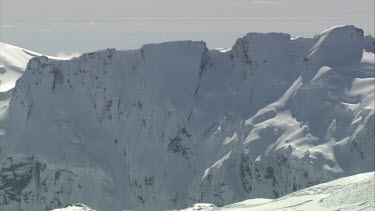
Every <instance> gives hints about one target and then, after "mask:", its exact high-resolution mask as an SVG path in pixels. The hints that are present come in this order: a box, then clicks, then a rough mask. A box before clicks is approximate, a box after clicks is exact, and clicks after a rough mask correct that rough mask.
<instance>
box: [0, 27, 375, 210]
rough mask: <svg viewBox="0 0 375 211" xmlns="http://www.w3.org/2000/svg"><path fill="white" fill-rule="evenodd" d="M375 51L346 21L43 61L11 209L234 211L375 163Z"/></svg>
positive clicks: (6, 147)
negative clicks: (225, 46)
mask: <svg viewBox="0 0 375 211" xmlns="http://www.w3.org/2000/svg"><path fill="white" fill-rule="evenodd" d="M371 40H372V41H371ZM371 49H374V41H373V38H371V37H364V36H363V31H362V30H361V29H358V28H355V27H354V26H339V27H334V28H331V29H329V30H327V31H324V32H323V33H321V34H320V35H319V36H317V37H315V38H297V39H295V38H291V36H290V35H288V34H284V33H267V34H260V33H249V34H247V35H246V36H244V37H243V38H240V39H238V40H237V41H236V43H235V45H234V46H233V48H232V49H231V50H230V51H217V50H208V49H207V48H206V45H205V43H204V42H192V41H181V42H168V43H161V44H150V45H144V46H143V47H142V48H141V49H138V50H130V51H116V50H113V49H107V50H103V51H98V52H94V53H88V54H84V55H82V56H80V57H78V58H74V59H72V60H67V61H56V60H51V59H49V58H47V57H43V56H42V57H36V58H33V59H31V60H30V62H29V63H28V65H27V68H26V71H25V73H24V75H23V76H22V77H21V78H20V79H19V80H18V81H17V83H16V87H15V88H14V90H13V92H12V96H11V102H10V105H9V109H8V110H7V111H8V112H9V116H7V117H6V118H4V119H3V120H1V121H0V126H2V125H4V126H3V128H2V129H3V133H2V135H0V147H1V154H0V160H1V161H2V162H3V164H2V168H1V169H0V208H1V209H6V210H48V209H53V208H57V207H62V206H65V205H66V204H71V203H77V202H82V203H85V204H87V205H89V206H91V207H95V208H96V209H98V210H104V211H105V210H120V209H135V210H164V209H177V208H183V207H189V206H191V205H192V204H195V203H198V202H208V203H213V204H215V205H216V206H223V205H226V204H231V203H234V202H238V201H243V200H245V199H249V198H278V197H280V196H283V195H286V194H288V193H291V192H293V191H297V190H300V189H303V188H306V187H309V186H312V185H315V184H319V183H322V182H326V181H330V180H332V179H335V178H340V177H343V176H348V175H353V174H357V173H362V172H368V171H373V170H374V130H373V128H374V78H375V77H374V64H375V62H374V60H375V57H374V54H373V50H371ZM15 154H17V155H15Z"/></svg>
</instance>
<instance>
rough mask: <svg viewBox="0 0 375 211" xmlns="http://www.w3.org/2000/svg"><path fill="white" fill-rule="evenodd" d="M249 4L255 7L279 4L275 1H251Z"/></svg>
mask: <svg viewBox="0 0 375 211" xmlns="http://www.w3.org/2000/svg"><path fill="white" fill-rule="evenodd" d="M251 3H252V4H256V5H271V4H279V3H280V2H277V1H275V0H251Z"/></svg>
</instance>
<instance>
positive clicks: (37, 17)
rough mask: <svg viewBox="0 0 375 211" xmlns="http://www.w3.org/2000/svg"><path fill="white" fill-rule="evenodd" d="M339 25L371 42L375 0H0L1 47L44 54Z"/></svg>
mask: <svg viewBox="0 0 375 211" xmlns="http://www.w3.org/2000/svg"><path fill="white" fill-rule="evenodd" d="M342 24H354V25H356V26H357V27H360V28H362V29H364V30H365V33H366V34H372V35H374V0H315V1H312V0H310V1H307V0H136V1H135V0H100V1H99V0H59V1H56V0H0V41H2V42H6V43H10V44H13V45H17V46H20V47H24V48H27V49H30V50H34V51H37V52H40V53H45V54H50V55H56V54H58V53H61V52H66V53H72V52H80V53H82V52H87V51H94V50H98V49H103V48H117V49H129V48H139V47H140V46H141V45H142V44H144V43H154V42H162V41H169V40H187V39H189V40H190V39H191V40H204V41H205V42H206V43H207V45H208V47H209V48H217V47H225V48H228V47H231V46H232V45H233V44H234V42H235V40H236V39H237V38H239V37H242V36H244V35H245V34H246V33H247V32H270V31H276V32H288V33H290V34H291V35H292V36H306V37H312V36H314V35H315V34H317V33H319V32H321V31H323V30H324V29H327V28H330V27H332V26H334V25H342Z"/></svg>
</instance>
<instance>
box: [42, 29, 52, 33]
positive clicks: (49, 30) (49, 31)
mask: <svg viewBox="0 0 375 211" xmlns="http://www.w3.org/2000/svg"><path fill="white" fill-rule="evenodd" d="M39 32H42V33H51V32H52V30H51V29H41V30H39Z"/></svg>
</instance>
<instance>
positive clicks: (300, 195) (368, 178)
mask: <svg viewBox="0 0 375 211" xmlns="http://www.w3.org/2000/svg"><path fill="white" fill-rule="evenodd" d="M374 190H375V174H374V172H369V173H362V174H357V175H354V176H350V177H344V178H341V179H336V180H333V181H330V182H327V183H322V184H319V185H315V186H312V187H310V188H306V189H303V190H299V191H296V192H293V193H291V194H288V195H286V196H283V197H281V198H278V199H249V200H246V201H243V202H239V203H235V204H231V205H227V206H225V207H222V208H219V207H215V205H213V204H195V205H194V206H193V207H191V208H187V209H184V211H196V210H201V211H214V210H223V211H224V210H227V211H240V210H244V211H245V210H253V211H266V210H269V211H273V210H285V211H287V210H321V211H324V210H327V211H328V210H374V209H375V201H374V198H375V193H374Z"/></svg>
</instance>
